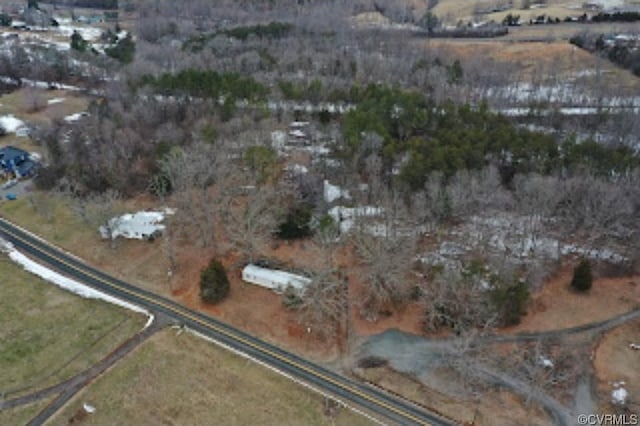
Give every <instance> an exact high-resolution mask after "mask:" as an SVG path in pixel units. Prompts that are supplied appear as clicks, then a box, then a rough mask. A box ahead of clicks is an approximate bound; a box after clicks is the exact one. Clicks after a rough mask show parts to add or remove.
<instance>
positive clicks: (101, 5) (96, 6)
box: [40, 0, 118, 10]
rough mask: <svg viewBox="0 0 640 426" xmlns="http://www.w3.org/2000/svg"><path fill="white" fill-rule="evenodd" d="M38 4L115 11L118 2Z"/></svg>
mask: <svg viewBox="0 0 640 426" xmlns="http://www.w3.org/2000/svg"><path fill="white" fill-rule="evenodd" d="M40 3H45V4H46V3H51V4H55V5H59V6H60V5H64V6H72V7H86V8H93V9H111V10H113V9H117V8H118V0H49V1H42V0H41V1H40Z"/></svg>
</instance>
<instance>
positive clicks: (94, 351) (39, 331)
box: [0, 255, 146, 398]
mask: <svg viewBox="0 0 640 426" xmlns="http://www.w3.org/2000/svg"><path fill="white" fill-rule="evenodd" d="M0 295H1V297H0V324H2V327H0V342H2V344H1V345H0V392H4V393H6V395H5V397H6V398H13V397H15V396H17V395H20V394H25V393H30V392H32V391H34V390H36V389H40V388H43V387H46V386H48V385H52V384H55V383H58V382H60V381H62V380H64V379H66V378H69V377H72V376H73V375H75V374H77V373H78V372H80V371H82V370H84V369H86V368H87V367H89V366H91V365H92V364H94V363H95V362H96V361H98V360H99V359H101V358H102V357H104V356H105V355H107V354H108V353H109V352H111V351H112V350H113V349H114V348H115V347H117V346H118V345H119V344H120V343H121V342H123V341H124V340H126V339H127V337H129V336H131V335H133V334H134V333H135V332H136V331H137V330H139V329H141V328H142V326H143V325H144V323H145V320H146V319H145V317H144V316H142V315H140V314H135V313H133V312H130V311H127V310H125V309H123V308H120V307H117V306H114V305H111V304H108V303H105V302H102V301H97V300H90V299H83V298H81V297H79V296H76V295H73V294H71V293H69V292H66V291H63V290H61V289H59V288H58V287H56V286H54V285H53V284H50V283H46V282H44V281H42V280H40V279H39V278H37V277H35V276H34V275H31V274H29V273H27V272H25V271H23V270H22V269H21V268H20V267H19V266H18V265H16V264H14V263H13V262H11V261H10V260H9V259H8V258H7V257H6V256H5V255H0ZM25 388H26V389H25ZM13 391H15V392H13Z"/></svg>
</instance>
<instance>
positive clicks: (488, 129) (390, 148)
mask: <svg viewBox="0 0 640 426" xmlns="http://www.w3.org/2000/svg"><path fill="white" fill-rule="evenodd" d="M357 97H358V98H359V99H361V100H360V102H358V103H357V108H356V109H354V110H353V111H350V112H349V113H347V115H346V116H345V119H344V132H345V139H346V142H347V146H346V147H345V148H346V151H345V155H348V156H353V155H356V153H358V155H360V156H362V155H366V154H367V153H369V152H372V151H373V152H377V153H378V154H380V155H381V157H382V159H383V161H384V162H385V164H386V165H387V173H389V174H391V172H392V169H393V167H394V166H395V165H396V164H401V165H402V168H401V170H400V171H399V172H400V177H401V179H402V180H403V181H404V182H405V183H407V184H408V185H410V186H411V187H413V188H421V187H422V186H424V183H425V182H426V179H427V177H428V176H429V174H431V173H433V172H442V173H444V175H445V177H450V176H453V175H454V174H455V173H456V172H457V171H458V170H469V169H481V168H483V167H484V166H486V165H488V164H496V165H497V166H498V167H499V169H500V171H501V173H502V177H503V181H504V182H505V183H507V184H508V183H509V182H510V180H511V178H512V177H513V175H514V174H515V173H527V172H532V171H536V172H540V173H543V174H549V173H552V172H559V171H561V170H565V171H572V170H576V169H578V168H580V167H587V168H588V169H589V170H592V171H593V172H594V173H597V174H600V175H603V176H607V175H610V174H611V173H624V172H626V171H628V170H630V169H631V168H633V167H635V166H637V165H638V164H640V160H639V159H638V157H637V156H635V155H634V154H633V151H632V150H631V149H630V148H627V147H624V146H620V147H613V148H610V147H604V146H602V145H600V144H598V143H596V142H593V141H586V142H583V143H580V144H578V143H575V141H574V140H573V139H567V140H565V141H561V142H560V143H559V142H558V141H557V140H556V139H555V138H554V137H553V136H552V135H548V134H543V133H539V132H533V131H530V130H527V129H524V128H519V127H516V126H514V124H513V123H512V122H511V121H509V120H508V119H507V118H506V117H503V116H500V115H499V114H495V113H492V112H490V111H489V110H488V108H487V107H486V105H481V106H480V107H478V108H472V107H470V106H469V105H464V104H462V105H461V104H454V103H452V102H446V103H444V104H442V105H437V104H435V103H433V102H432V101H430V100H429V99H427V98H425V97H423V96H422V95H419V94H416V93H406V92H402V91H400V90H396V89H391V88H388V87H383V86H368V87H367V88H365V89H364V90H362V91H361V92H360V93H358V95H357ZM371 133H375V134H377V135H379V136H380V137H381V138H382V143H381V144H378V146H367V143H366V140H365V139H366V138H365V137H363V135H366V134H371ZM363 153H364V154H363ZM403 158H404V159H405V160H404V161H401V160H402V159H403Z"/></svg>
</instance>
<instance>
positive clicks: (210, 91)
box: [141, 69, 269, 101]
mask: <svg viewBox="0 0 640 426" xmlns="http://www.w3.org/2000/svg"><path fill="white" fill-rule="evenodd" d="M141 84H142V85H149V86H151V87H153V88H154V89H155V90H156V91H157V92H159V93H162V94H165V95H189V96H197V97H206V98H211V99H215V100H217V99H218V98H219V97H220V96H224V97H229V98H230V99H234V100H235V99H247V100H253V101H255V100H263V99H264V98H265V96H266V95H267V94H268V93H269V89H268V88H267V87H265V86H263V85H262V84H260V83H258V82H257V81H255V80H254V79H253V78H251V77H243V76H241V75H239V74H237V73H218V72H216V71H201V70H195V69H187V70H183V71H180V72H178V73H175V74H169V73H165V74H161V75H160V76H157V77H155V76H151V75H146V76H143V77H142V81H141Z"/></svg>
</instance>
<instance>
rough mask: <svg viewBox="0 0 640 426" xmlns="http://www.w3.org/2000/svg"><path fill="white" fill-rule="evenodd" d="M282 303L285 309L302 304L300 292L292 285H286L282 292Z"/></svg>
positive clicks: (294, 307) (295, 307)
mask: <svg viewBox="0 0 640 426" xmlns="http://www.w3.org/2000/svg"><path fill="white" fill-rule="evenodd" d="M282 304H283V305H284V307H285V308H287V309H297V308H298V307H299V306H300V305H301V304H302V298H301V297H300V293H299V292H298V290H296V289H295V288H294V287H293V286H290V285H289V286H287V288H286V289H285V291H284V292H283V293H282Z"/></svg>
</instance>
